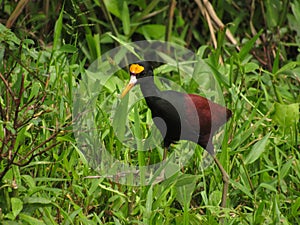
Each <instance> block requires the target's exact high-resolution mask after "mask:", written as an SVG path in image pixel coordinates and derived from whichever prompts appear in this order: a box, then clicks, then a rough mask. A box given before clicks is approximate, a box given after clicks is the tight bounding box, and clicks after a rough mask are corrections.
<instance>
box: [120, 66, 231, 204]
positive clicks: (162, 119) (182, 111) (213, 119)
mask: <svg viewBox="0 0 300 225" xmlns="http://www.w3.org/2000/svg"><path fill="white" fill-rule="evenodd" d="M129 70H130V81H129V84H128V85H127V86H126V88H125V89H124V91H123V92H122V94H121V98H123V97H124V96H125V95H126V94H127V93H128V92H129V90H130V89H131V88H132V87H133V86H134V85H135V84H139V85H140V87H141V91H142V93H143V96H144V98H145V100H146V103H147V105H148V107H149V108H150V110H151V113H152V119H153V121H154V123H155V125H156V126H157V128H158V130H159V131H160V132H161V134H162V136H163V137H164V141H163V145H164V149H165V151H164V155H163V159H165V158H166V153H167V149H168V148H169V146H170V144H172V143H176V142H177V141H179V140H189V141H193V142H195V143H197V144H198V145H200V146H201V147H203V148H204V149H206V150H207V151H208V152H209V153H210V155H211V156H212V157H213V159H214V161H215V162H216V164H217V166H218V168H219V170H220V171H221V173H222V178H223V182H224V186H223V195H222V202H221V206H222V207H225V206H226V195H227V191H228V180H229V176H228V174H227V173H226V171H225V170H224V168H223V166H222V164H221V163H220V162H219V160H218V159H217V158H216V156H215V154H214V146H213V143H212V138H213V135H214V133H215V132H216V131H217V130H218V129H219V128H220V126H222V125H223V124H224V123H226V122H227V120H228V119H229V118H230V117H231V111H230V110H229V109H227V108H225V107H223V106H221V105H219V104H216V103H214V102H212V101H210V100H208V99H206V98H204V97H202V96H199V95H195V94H186V93H181V92H177V91H161V90H159V89H158V88H157V87H156V85H155V83H154V77H153V68H152V66H151V65H150V63H149V62H146V61H139V62H136V63H134V64H131V65H130V67H129Z"/></svg>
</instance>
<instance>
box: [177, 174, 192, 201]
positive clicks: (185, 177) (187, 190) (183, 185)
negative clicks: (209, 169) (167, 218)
mask: <svg viewBox="0 0 300 225" xmlns="http://www.w3.org/2000/svg"><path fill="white" fill-rule="evenodd" d="M196 181H197V179H196V176H193V175H190V174H182V175H181V176H180V177H179V179H178V181H177V182H176V185H175V187H176V190H177V195H176V199H177V200H178V201H179V202H180V204H181V205H182V206H183V207H184V206H188V205H189V204H190V201H191V198H192V194H193V192H194V189H195V186H196Z"/></svg>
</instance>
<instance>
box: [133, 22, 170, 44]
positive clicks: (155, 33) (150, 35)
mask: <svg viewBox="0 0 300 225" xmlns="http://www.w3.org/2000/svg"><path fill="white" fill-rule="evenodd" d="M137 32H138V33H140V34H142V35H144V37H145V38H146V39H155V40H162V39H163V38H164V37H165V33H166V26H165V25H161V24H147V25H143V26H141V27H140V28H139V29H137Z"/></svg>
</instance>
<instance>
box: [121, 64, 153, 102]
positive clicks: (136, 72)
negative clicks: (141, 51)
mask: <svg viewBox="0 0 300 225" xmlns="http://www.w3.org/2000/svg"><path fill="white" fill-rule="evenodd" d="M129 72H130V81H129V84H128V85H127V86H126V88H125V89H124V90H123V92H122V94H121V98H123V97H124V96H125V95H126V94H127V93H128V92H129V91H130V89H131V88H132V87H133V86H134V85H135V84H137V83H138V79H139V78H143V77H148V76H153V69H152V66H151V64H150V63H149V62H147V61H138V62H135V63H132V64H131V65H130V67H129Z"/></svg>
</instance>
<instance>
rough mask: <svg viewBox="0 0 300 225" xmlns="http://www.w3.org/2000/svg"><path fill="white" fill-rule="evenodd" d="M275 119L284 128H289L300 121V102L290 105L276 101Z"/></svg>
mask: <svg viewBox="0 0 300 225" xmlns="http://www.w3.org/2000/svg"><path fill="white" fill-rule="evenodd" d="M273 120H274V122H275V123H277V124H278V125H279V126H280V127H281V128H282V129H283V130H289V129H290V128H291V127H294V126H296V124H297V123H298V122H299V103H294V104H290V105H286V104H280V103H275V114H274V115H273Z"/></svg>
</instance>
